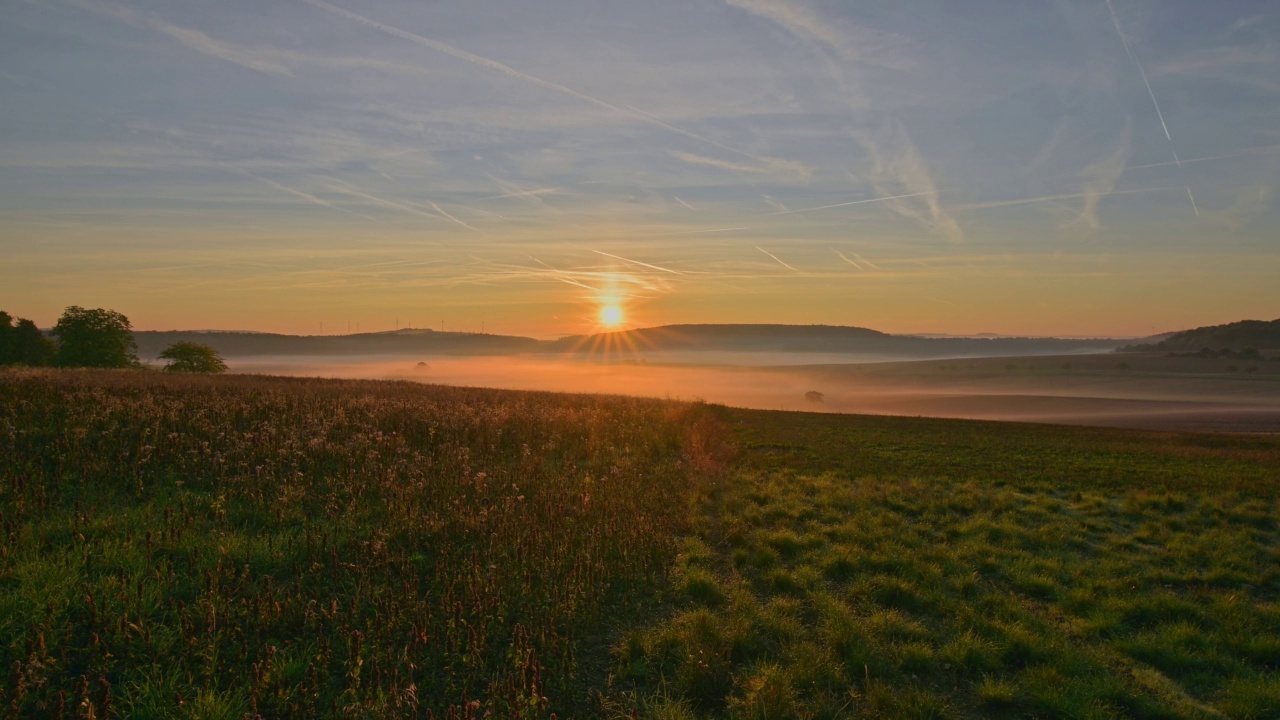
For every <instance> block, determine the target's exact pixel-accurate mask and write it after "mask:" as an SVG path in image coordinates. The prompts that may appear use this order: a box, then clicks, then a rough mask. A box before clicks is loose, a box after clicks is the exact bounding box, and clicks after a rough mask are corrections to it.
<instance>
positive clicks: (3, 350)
mask: <svg viewBox="0 0 1280 720" xmlns="http://www.w3.org/2000/svg"><path fill="white" fill-rule="evenodd" d="M16 319H17V321H18V323H17V325H14V324H13V321H14V320H15V318H14V317H13V316H12V315H10V314H9V313H7V312H4V311H3V310H0V365H27V366H31V367H38V366H41V365H48V364H49V363H50V362H51V361H52V360H53V352H54V346H53V342H52V341H51V340H49V338H47V337H45V336H44V333H42V332H40V328H38V327H36V324H35V323H34V322H32V321H30V320H26V319H23V318H16Z"/></svg>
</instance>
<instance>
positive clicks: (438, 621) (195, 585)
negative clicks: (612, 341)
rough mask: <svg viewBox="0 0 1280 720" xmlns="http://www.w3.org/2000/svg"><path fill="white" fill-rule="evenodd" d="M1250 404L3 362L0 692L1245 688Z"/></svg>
mask: <svg viewBox="0 0 1280 720" xmlns="http://www.w3.org/2000/svg"><path fill="white" fill-rule="evenodd" d="M1277 518H1280V440H1277V439H1276V438H1274V437H1265V436H1232V435H1194V434H1176V433H1155V432H1139V431H1128V430H1114V429H1107V430H1103V429H1095V428H1066V427H1058V426H1047V425H1017V424H1007V423H985V422H973V421H961V420H923V419H915V418H886V417H865V416H840V415H831V414H825V415H821V414H804V413H779V412H764V411H748V410H730V409H727V408H722V407H718V406H710V405H704V404H701V403H678V402H672V401H658V400H641V399H631V398H622V397H615V396H583V395H577V396H574V395H556V394H546V393H528V392H514V391H495V390H477V389H461V388H446V387H439V386H426V385H420V384H415V383H407V382H365V381H334V380H313V379H297V378H266V377H251V376H228V377H217V378H199V377H175V376H172V375H163V374H160V373H151V372H110V371H104V372H55V371H16V372H10V373H5V374H0V523H2V526H0V529H2V530H3V533H4V534H3V545H2V547H0V708H2V709H0V714H4V715H6V716H15V717H32V718H35V717H99V718H103V717H157V718H158V717H174V716H180V717H193V718H197V717H198V718H241V717H246V716H247V717H259V716H261V717H268V718H275V717H439V718H443V717H458V718H464V717H466V718H473V717H474V718H480V717H484V716H486V715H488V716H490V717H530V718H534V717H537V718H545V717H551V716H552V714H553V713H554V714H555V715H556V716H557V717H560V718H564V717H611V716H612V717H625V716H629V715H632V714H636V715H640V716H643V717H655V718H691V717H743V718H775V717H811V718H836V717H858V716H865V717H903V718H908V717H938V718H943V717H961V718H964V717H990V716H997V717H1046V718H1048V717H1063V718H1067V717H1073V718H1074V717H1171V718H1182V717H1186V718H1195V717H1224V716H1225V717H1244V718H1247V717H1256V718H1264V717H1275V716H1276V715H1277V713H1280V521H1278V520H1277Z"/></svg>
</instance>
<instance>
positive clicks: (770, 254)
mask: <svg viewBox="0 0 1280 720" xmlns="http://www.w3.org/2000/svg"><path fill="white" fill-rule="evenodd" d="M756 249H757V250H759V251H760V252H762V253H764V254H765V255H768V256H769V257H771V258H773V259H774V260H777V261H778V264H779V265H781V266H782V267H784V268H786V269H788V270H790V271H792V272H801V271H800V270H797V269H796V268H793V267H791V266H790V265H788V264H786V263H784V262H782V260H781V259H780V258H779V257H778V256H777V255H774V254H773V253H771V252H769V251H768V250H765V249H764V248H762V247H760V246H759V245H757V246H756Z"/></svg>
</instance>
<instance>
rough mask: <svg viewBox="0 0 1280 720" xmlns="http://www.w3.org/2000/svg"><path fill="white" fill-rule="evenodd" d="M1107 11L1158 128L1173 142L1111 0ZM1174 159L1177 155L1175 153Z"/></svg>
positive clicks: (1145, 73) (1149, 84) (1154, 95)
mask: <svg viewBox="0 0 1280 720" xmlns="http://www.w3.org/2000/svg"><path fill="white" fill-rule="evenodd" d="M1107 10H1108V11H1109V12H1110V13H1111V22H1112V24H1114V25H1115V26H1116V34H1117V35H1119V36H1120V44H1122V45H1124V51H1125V54H1126V55H1128V56H1129V59H1130V60H1132V61H1133V64H1134V65H1136V66H1137V67H1138V74H1139V75H1141V76H1142V84H1144V85H1146V86H1147V94H1148V95H1150V96H1151V104H1152V105H1153V106H1154V107H1155V109H1156V117H1158V118H1160V127H1162V128H1164V137H1165V139H1166V140H1168V141H1169V142H1173V138H1172V137H1170V135H1169V126H1168V125H1166V124H1165V122H1164V114H1163V113H1161V112H1160V103H1158V102H1156V94H1155V93H1154V92H1152V91H1151V83H1150V82H1148V81H1147V71H1146V70H1143V69H1142V63H1141V62H1139V61H1138V56H1137V55H1134V54H1133V49H1132V48H1130V47H1129V37H1128V36H1127V35H1125V34H1124V30H1123V29H1122V28H1121V27H1120V18H1119V17H1117V16H1116V9H1115V8H1114V7H1112V5H1111V0H1107ZM1174 157H1175V158H1176V157H1177V155H1176V153H1175V155H1174Z"/></svg>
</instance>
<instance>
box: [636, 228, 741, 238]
mask: <svg viewBox="0 0 1280 720" xmlns="http://www.w3.org/2000/svg"><path fill="white" fill-rule="evenodd" d="M750 229H751V228H749V227H727V228H708V229H706V230H681V231H680V232H673V233H667V234H666V235H659V236H658V237H676V236H679V235H702V234H705V233H718V232H732V231H734V230H750Z"/></svg>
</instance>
